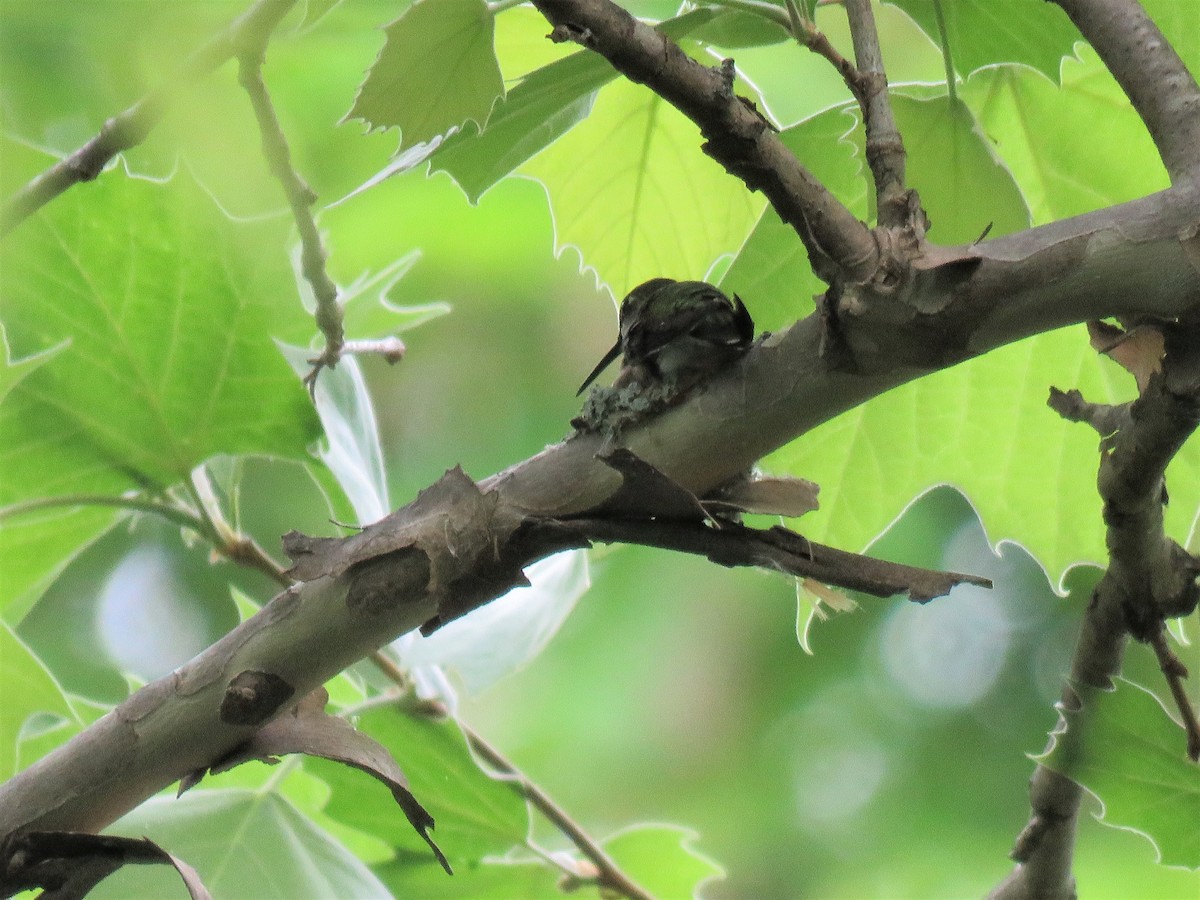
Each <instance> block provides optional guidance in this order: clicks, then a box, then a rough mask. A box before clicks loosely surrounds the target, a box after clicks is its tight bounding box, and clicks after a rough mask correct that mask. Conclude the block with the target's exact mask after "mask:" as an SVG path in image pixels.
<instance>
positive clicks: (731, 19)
mask: <svg viewBox="0 0 1200 900" xmlns="http://www.w3.org/2000/svg"><path fill="white" fill-rule="evenodd" d="M691 37H692V38H694V39H695V40H697V41H702V42H703V43H705V44H716V45H717V46H718V47H725V48H728V49H730V50H736V49H740V48H744V47H764V46H769V45H771V44H778V43H781V42H783V41H786V40H789V39H790V38H789V35H788V32H787V29H786V28H784V27H783V26H782V25H780V24H779V23H778V22H776V21H774V20H773V19H770V18H768V17H766V16H761V15H759V14H758V13H751V12H741V11H739V10H723V11H722V12H721V13H719V14H718V15H717V16H715V17H714V18H713V20H712V21H711V22H709V23H708V24H706V25H702V26H701V27H700V28H698V29H697V30H696V31H695V32H693V33H692V35H691Z"/></svg>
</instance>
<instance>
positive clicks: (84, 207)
mask: <svg viewBox="0 0 1200 900" xmlns="http://www.w3.org/2000/svg"><path fill="white" fill-rule="evenodd" d="M279 237H280V227H279V225H276V224H272V225H270V226H261V225H259V226H252V225H244V224H235V223H233V222H231V221H229V220H228V219H227V218H226V217H225V216H224V215H223V214H222V213H221V212H220V211H219V210H218V209H217V208H216V207H215V206H214V205H213V203H212V202H211V200H209V199H208V197H207V196H205V195H204V194H203V193H202V192H201V191H200V190H199V188H198V187H196V185H195V184H194V183H193V182H191V181H190V179H188V178H186V177H184V176H180V177H178V178H176V179H174V180H173V181H172V182H170V183H169V184H154V183H151V182H148V181H144V180H141V179H127V178H121V177H119V176H118V175H117V174H116V173H115V172H114V173H110V174H108V175H107V176H106V177H105V178H103V179H101V180H100V181H99V182H97V183H96V184H95V185H91V186H89V187H88V189H87V190H76V191H71V192H70V193H68V194H66V195H64V196H63V197H61V198H59V199H58V200H57V201H56V202H55V203H54V204H52V205H51V206H50V207H48V208H47V210H46V211H44V212H43V213H42V214H41V215H40V216H39V217H38V218H37V219H35V220H33V221H31V222H28V223H26V224H25V225H24V226H22V228H21V229H20V230H18V231H17V232H16V233H14V234H13V235H12V237H11V238H10V239H9V240H8V241H7V242H6V244H5V247H4V250H5V252H4V257H3V264H4V271H5V279H4V295H3V306H2V307H0V312H2V314H3V317H4V320H5V322H6V323H7V325H8V327H9V333H10V336H11V337H12V340H13V342H14V344H18V343H19V344H20V345H22V346H25V347H29V348H31V349H33V348H43V347H47V346H53V345H56V344H59V343H61V342H62V341H63V340H65V339H69V340H70V342H71V343H70V346H69V347H68V348H67V349H65V350H64V351H63V352H61V353H59V354H58V355H57V356H55V358H54V359H52V360H50V361H49V362H48V363H46V364H45V365H43V366H41V367H40V368H38V370H37V371H35V372H33V373H32V374H30V375H29V376H28V377H26V378H25V379H24V380H23V381H22V382H21V383H20V384H19V385H18V386H17V387H15V388H14V389H13V391H12V392H11V393H10V395H9V397H8V399H7V400H6V402H5V403H4V404H3V406H2V407H0V434H2V435H3V438H4V447H5V450H6V453H5V457H4V468H5V474H6V476H7V477H6V478H5V479H4V480H3V485H0V502H3V503H10V502H12V501H14V500H16V499H21V498H24V497H29V496H56V495H61V494H67V493H76V492H79V491H84V490H86V491H91V492H101V491H109V492H114V491H119V490H123V489H125V488H129V487H135V486H146V485H159V486H161V485H169V484H172V483H174V482H176V481H178V480H180V479H182V478H184V477H186V476H187V475H188V473H189V472H190V471H191V470H192V469H193V468H194V467H195V466H196V465H198V464H199V463H200V462H202V461H203V460H205V459H207V458H209V457H211V456H214V455H217V454H219V453H229V454H238V453H264V454H267V453H269V454H273V455H277V456H285V457H292V458H304V457H305V456H306V447H307V445H308V444H309V443H310V442H311V441H312V440H314V439H315V437H316V436H317V421H316V416H315V414H314V413H313V411H312V408H311V406H310V405H309V404H308V402H307V398H306V397H305V394H304V390H303V387H302V386H301V385H300V383H299V382H298V380H297V379H296V378H295V376H294V375H293V374H292V373H291V372H290V371H289V370H288V366H287V364H286V362H285V361H284V360H283V358H282V357H281V356H280V354H279V352H278V350H276V348H275V347H274V345H273V344H272V342H271V337H270V335H271V334H272V332H277V331H278V330H279V329H280V328H282V327H284V325H283V323H284V322H286V321H287V317H288V313H289V312H292V315H293V318H294V317H298V316H301V315H302V313H301V312H300V310H299V305H298V304H296V303H295V302H294V300H293V298H294V297H295V288H294V286H293V282H292V277H291V273H290V272H289V271H288V267H287V263H286V260H285V259H284V258H283V255H282V253H280V251H279V244H278V243H277V241H278V238H279Z"/></svg>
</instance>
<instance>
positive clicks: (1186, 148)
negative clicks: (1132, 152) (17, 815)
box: [1056, 0, 1200, 184]
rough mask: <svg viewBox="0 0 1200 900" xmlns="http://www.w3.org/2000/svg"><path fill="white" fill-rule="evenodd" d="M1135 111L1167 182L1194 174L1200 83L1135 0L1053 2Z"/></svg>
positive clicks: (1199, 158)
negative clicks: (1069, 20)
mask: <svg viewBox="0 0 1200 900" xmlns="http://www.w3.org/2000/svg"><path fill="white" fill-rule="evenodd" d="M1056 2H1057V3H1058V5H1059V6H1061V7H1062V8H1063V10H1064V11H1065V12H1066V14H1067V15H1068V16H1069V17H1070V18H1071V21H1072V22H1074V23H1075V26H1076V27H1077V28H1078V29H1079V30H1080V32H1082V34H1083V36H1084V37H1085V38H1087V40H1088V42H1089V43H1090V44H1091V45H1092V46H1093V47H1094V48H1095V50H1096V52H1097V53H1098V54H1099V55H1100V59H1101V60H1103V62H1104V65H1105V66H1106V67H1107V68H1108V70H1109V71H1110V72H1111V73H1112V74H1113V77H1114V78H1116V79H1117V83H1118V84H1120V85H1121V88H1122V89H1123V90H1124V91H1125V95H1126V96H1127V97H1129V102H1130V103H1132V104H1133V108H1134V109H1136V110H1137V113H1138V115H1139V116H1141V117H1142V122H1143V123H1145V125H1146V130H1147V131H1149V132H1150V137H1151V138H1153V139H1154V144H1155V146H1156V147H1157V148H1158V154H1159V156H1161V157H1162V161H1163V165H1164V166H1166V169H1167V172H1168V174H1169V175H1170V176H1171V181H1172V183H1175V184H1178V183H1179V182H1181V181H1184V180H1188V179H1191V180H1196V179H1197V178H1200V87H1197V85H1196V80H1195V79H1194V78H1193V77H1192V74H1191V72H1190V71H1188V68H1187V66H1186V65H1184V62H1183V60H1181V59H1180V58H1179V54H1178V53H1176V52H1175V48H1174V47H1172V46H1171V44H1170V43H1169V42H1168V41H1167V39H1166V38H1165V37H1163V34H1162V32H1161V31H1159V30H1158V26H1157V25H1155V24H1154V21H1153V20H1152V19H1151V18H1150V16H1148V15H1147V14H1146V11H1145V10H1144V9H1143V8H1142V5H1141V4H1140V3H1138V2H1137V0H1056Z"/></svg>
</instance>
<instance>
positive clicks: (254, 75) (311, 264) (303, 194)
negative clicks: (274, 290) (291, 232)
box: [238, 32, 345, 392]
mask: <svg viewBox="0 0 1200 900" xmlns="http://www.w3.org/2000/svg"><path fill="white" fill-rule="evenodd" d="M269 39H270V34H269V32H268V33H262V34H259V35H258V41H257V42H255V43H253V44H251V43H247V44H245V45H244V46H243V48H242V50H241V52H240V53H239V54H238V82H239V83H240V84H241V86H242V87H243V88H244V89H245V91H246V94H247V96H249V98H250V105H251V106H252V107H253V108H254V117H255V119H256V120H257V122H258V129H259V132H260V133H261V134H262V145H263V156H264V157H265V159H266V161H267V168H268V169H269V170H270V172H271V174H272V175H273V176H275V178H276V179H277V180H278V181H279V184H280V185H281V186H282V187H283V193H284V196H285V197H287V202H288V206H289V207H291V210H292V218H293V219H295V221H296V229H297V231H298V232H299V234H300V267H301V271H302V272H303V273H304V278H305V280H306V281H307V282H308V283H309V285H311V286H312V292H313V297H314V298H315V300H316V304H317V308H316V312H315V316H316V320H317V327H318V328H320V329H321V333H322V334H323V335H325V349H324V350H323V351H322V352H321V354H320V355H319V356H317V357H314V358H313V359H310V360H309V363H310V364H311V365H312V370H311V371H310V372H309V373H308V375H307V376H305V379H304V382H305V384H307V385H308V388H309V391H310V392H312V391H315V389H316V382H317V376H318V375H319V374H320V372H321V369H323V368H326V367H328V368H331V369H332V368H333V367H334V366H336V365H337V363H338V360H339V359H341V356H342V347H343V345H344V343H345V333H344V331H343V330H342V307H341V305H340V304H339V303H338V289H337V285H336V284H334V283H333V279H331V278H330V277H329V273H328V272H327V271H326V269H325V259H326V252H325V248H324V246H323V245H322V243H321V234H320V232H319V231H318V230H317V222H316V219H314V218H313V214H312V206H313V204H314V203H316V201H317V195H316V194H315V193H313V190H312V188H310V187H309V186H308V184H307V183H305V181H304V179H303V178H301V177H300V174H299V173H298V172H297V171H296V170H295V168H294V167H293V166H292V160H291V157H292V154H291V150H290V149H289V148H288V142H287V137H286V136H285V135H284V133H283V126H282V125H280V123H279V116H278V115H276V113H275V107H274V105H273V104H272V103H271V95H270V93H269V92H268V91H267V83H266V81H264V80H263V77H262V66H263V61H264V58H265V55H266V49H267V42H268V40H269Z"/></svg>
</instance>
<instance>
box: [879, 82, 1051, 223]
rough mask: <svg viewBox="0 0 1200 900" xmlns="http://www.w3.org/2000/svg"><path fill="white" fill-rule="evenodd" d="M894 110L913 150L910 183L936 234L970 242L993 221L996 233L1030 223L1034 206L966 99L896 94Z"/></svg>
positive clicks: (910, 157) (908, 146)
mask: <svg viewBox="0 0 1200 900" xmlns="http://www.w3.org/2000/svg"><path fill="white" fill-rule="evenodd" d="M892 111H893V112H894V113H895V116H896V124H897V126H898V127H899V129H900V133H901V134H903V135H904V147H905V150H906V151H907V152H908V167H907V176H908V183H909V186H910V187H914V188H916V189H917V190H918V191H919V192H920V195H921V204H922V205H923V206H924V207H925V211H926V212H927V213H928V214H929V219H930V222H931V226H930V231H929V237H930V239H931V240H933V241H936V242H938V243H941V244H965V243H969V242H970V241H973V240H975V239H976V238H978V237H979V236H980V235H981V234H982V233H983V231H984V229H985V228H986V227H987V226H988V225H989V224H991V226H992V228H991V231H990V234H992V235H993V236H997V237H998V236H1000V235H1002V234H1011V233H1012V232H1014V231H1019V230H1021V229H1023V228H1027V227H1028V226H1029V211H1028V210H1027V209H1026V208H1025V202H1024V199H1023V198H1022V196H1021V192H1020V190H1018V188H1017V186H1016V184H1015V183H1014V182H1013V178H1012V175H1011V174H1009V172H1008V171H1007V170H1006V169H1005V168H1004V167H1003V166H1002V165H1001V164H1000V163H999V162H997V160H996V158H995V156H993V154H992V152H991V149H990V148H989V147H988V145H987V144H986V142H985V141H984V140H983V136H982V135H981V134H980V132H979V130H978V126H977V124H976V122H975V117H974V116H973V115H972V114H971V112H970V110H969V109H967V107H966V106H965V105H964V104H963V103H962V102H961V101H953V100H951V99H950V98H949V97H939V98H935V99H933V100H918V99H914V98H912V97H905V96H901V95H897V94H893V95H892Z"/></svg>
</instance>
